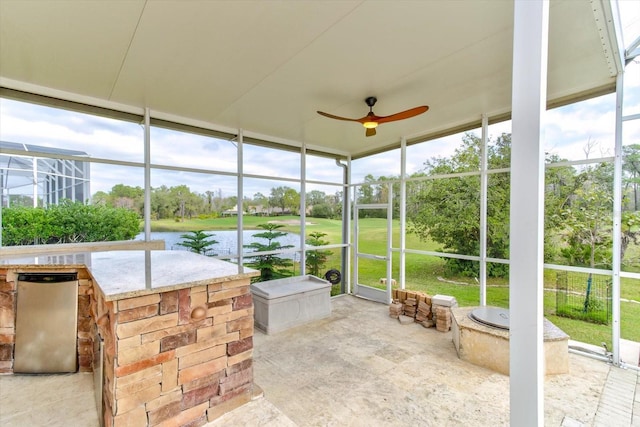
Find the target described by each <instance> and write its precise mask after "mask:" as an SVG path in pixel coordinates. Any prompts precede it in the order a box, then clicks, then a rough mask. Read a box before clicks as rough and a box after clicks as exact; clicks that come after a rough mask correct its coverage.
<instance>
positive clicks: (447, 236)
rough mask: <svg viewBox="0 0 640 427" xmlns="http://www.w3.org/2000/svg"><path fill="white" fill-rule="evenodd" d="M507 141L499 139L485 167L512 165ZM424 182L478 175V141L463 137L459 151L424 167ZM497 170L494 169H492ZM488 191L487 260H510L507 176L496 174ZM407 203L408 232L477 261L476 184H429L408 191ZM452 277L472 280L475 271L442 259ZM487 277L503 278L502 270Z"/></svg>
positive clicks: (474, 179) (473, 179)
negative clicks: (454, 274)
mask: <svg viewBox="0 0 640 427" xmlns="http://www.w3.org/2000/svg"><path fill="white" fill-rule="evenodd" d="M510 142H511V136H510V135H508V134H503V135H501V136H500V137H498V140H497V141H495V143H494V144H492V145H491V149H490V150H488V153H487V158H488V163H489V164H490V165H492V166H494V165H496V166H502V165H503V164H505V163H506V164H507V165H508V164H509V161H510V153H511V150H510ZM424 165H425V167H424V174H425V175H427V176H433V175H447V174H453V173H461V172H471V171H474V172H475V171H477V170H478V168H479V165H480V138H478V137H477V136H476V135H473V134H465V136H464V137H463V139H462V145H461V146H460V147H459V148H457V149H456V150H455V152H454V154H453V155H452V156H451V157H449V158H443V157H437V158H431V159H429V160H427V161H426V162H425V164H424ZM494 167H495V166H494ZM491 178H492V182H491V185H489V190H488V196H487V197H488V200H489V203H488V206H489V207H488V213H487V228H488V231H487V254H488V256H490V257H495V258H506V257H507V256H508V243H509V242H508V234H509V233H508V227H509V225H508V224H509V222H508V216H509V208H508V201H509V188H510V186H509V174H504V173H503V174H494V176H492V177H491ZM408 193H409V196H408V198H407V200H408V204H407V219H408V229H409V230H410V231H411V232H413V233H415V234H416V235H418V237H420V238H421V239H422V240H425V239H429V238H430V239H432V240H434V241H435V242H437V243H440V244H442V245H443V247H442V248H441V249H440V250H441V251H443V252H450V253H457V254H466V255H478V254H479V251H480V243H479V242H480V178H479V177H478V176H456V177H449V178H441V179H433V180H429V181H423V182H420V183H419V184H418V185H417V186H412V187H411V191H409V192H408ZM445 262H446V265H447V267H448V269H449V270H450V271H451V272H454V273H457V274H463V275H469V276H476V275H477V273H478V265H477V263H475V262H472V261H468V260H460V259H454V258H446V259H445ZM488 274H489V275H491V276H496V275H504V274H505V270H504V268H502V266H500V265H496V264H491V266H490V268H489V271H488Z"/></svg>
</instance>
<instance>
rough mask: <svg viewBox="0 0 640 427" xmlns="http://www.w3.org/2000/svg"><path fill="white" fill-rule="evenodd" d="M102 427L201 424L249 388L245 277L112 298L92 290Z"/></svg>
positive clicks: (246, 395) (247, 394)
mask: <svg viewBox="0 0 640 427" xmlns="http://www.w3.org/2000/svg"><path fill="white" fill-rule="evenodd" d="M92 302H93V307H92V310H93V311H94V315H95V316H96V318H97V319H98V322H97V324H98V328H99V329H100V333H101V335H102V337H103V339H104V341H105V370H104V372H105V383H104V393H103V395H104V402H103V403H104V409H105V411H104V412H105V415H104V419H105V425H106V426H109V427H115V426H126V425H135V426H161V427H173V426H201V425H204V424H206V423H207V422H208V421H211V420H213V419H215V418H218V417H219V416H220V415H222V414H224V413H225V412H228V411H230V410H232V409H235V408H236V407H238V406H240V405H242V404H244V403H246V402H248V401H249V400H250V399H251V395H252V389H253V362H252V360H253V359H252V352H253V310H254V309H253V300H252V297H251V294H250V292H249V279H248V278H247V279H239V280H232V281H225V282H221V283H211V284H209V285H204V286H197V287H191V288H186V289H179V290H173V291H168V292H162V293H157V294H151V295H145V296H139V297H134V298H128V299H121V300H118V301H105V299H104V298H103V296H102V294H101V293H100V292H99V291H98V292H96V295H95V296H94V298H93V301H92Z"/></svg>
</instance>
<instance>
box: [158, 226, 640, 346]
mask: <svg viewBox="0 0 640 427" xmlns="http://www.w3.org/2000/svg"><path fill="white" fill-rule="evenodd" d="M299 220H300V218H299V217H297V216H278V217H256V216H249V215H246V216H244V217H243V226H244V228H245V229H259V227H258V225H259V224H264V223H267V222H269V221H281V222H282V223H283V224H284V226H283V227H282V228H280V229H279V230H281V231H289V232H292V233H300V226H299V225H289V224H287V222H288V221H299ZM358 223H359V227H360V237H359V239H360V240H359V242H358V243H359V245H360V247H361V248H366V252H367V253H372V254H381V253H385V251H386V220H384V219H379V218H369V219H360V220H359V221H358ZM236 227H237V218H236V217H225V218H207V219H191V220H185V221H184V222H176V221H175V220H159V221H152V223H151V229H152V231H185V232H186V231H193V230H205V231H212V230H230V229H236ZM312 232H322V233H326V236H325V237H324V238H323V240H326V241H328V242H329V243H330V244H338V243H341V233H342V222H341V221H340V220H329V219H323V218H307V225H306V234H307V236H308V235H309V233H312ZM352 241H353V240H352ZM397 242H399V227H398V222H397V221H394V226H393V244H394V245H395V246H397ZM406 246H407V248H410V249H416V250H429V251H436V250H440V249H441V248H440V246H439V244H437V243H434V242H431V241H428V242H422V241H420V240H419V239H418V238H417V237H416V236H415V235H413V234H407V236H406ZM332 252H333V254H332V255H331V256H330V257H329V260H328V262H327V264H326V266H325V270H329V269H331V268H337V269H340V250H338V249H336V250H333V251H332ZM359 265H360V269H359V283H361V284H364V285H368V286H376V287H382V285H380V283H379V280H380V278H381V277H385V275H386V272H385V265H384V263H383V262H379V261H373V260H367V259H361V260H359ZM398 265H399V254H398V253H397V252H396V253H394V254H393V261H392V271H393V273H392V276H393V277H394V278H396V279H397V278H398ZM298 271H299V270H298ZM569 274H571V273H569ZM405 277H406V288H407V289H411V290H419V291H424V292H426V293H428V294H430V295H436V294H443V295H452V296H455V297H456V300H457V301H458V304H460V305H461V306H471V305H478V304H479V301H480V293H479V285H478V283H477V281H476V280H475V279H474V278H472V277H456V276H451V275H447V274H446V272H445V263H444V260H443V259H442V258H439V257H434V256H425V255H417V254H407V255H406V276H405ZM544 286H545V293H544V311H545V316H546V317H547V318H548V319H549V320H550V321H551V322H552V323H554V324H555V325H556V326H558V327H559V328H561V329H562V330H564V331H565V332H566V333H567V334H569V336H570V337H571V339H573V340H576V341H582V342H587V343H590V344H595V345H601V343H603V342H605V343H607V345H608V346H609V348H611V326H610V325H599V324H595V323H589V322H586V321H582V320H575V319H569V318H566V317H560V316H556V315H555V287H556V284H555V272H553V271H545V284H544ZM621 297H622V299H623V301H622V302H621V303H620V305H621V308H620V309H621V325H620V327H621V337H622V338H624V339H628V340H631V341H639V342H640V327H638V325H640V303H638V302H637V301H640V281H638V280H629V279H623V281H622V285H621ZM624 300H629V301H624ZM487 304H488V305H493V306H497V307H504V308H507V307H508V306H509V285H508V280H507V279H506V278H500V279H495V278H491V279H488V284H487Z"/></svg>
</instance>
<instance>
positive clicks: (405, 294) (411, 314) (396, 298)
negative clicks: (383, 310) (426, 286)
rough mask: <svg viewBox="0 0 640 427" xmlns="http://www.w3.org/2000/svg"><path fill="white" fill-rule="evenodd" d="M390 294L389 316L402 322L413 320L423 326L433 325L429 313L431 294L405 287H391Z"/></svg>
mask: <svg viewBox="0 0 640 427" xmlns="http://www.w3.org/2000/svg"><path fill="white" fill-rule="evenodd" d="M391 296H392V298H393V301H392V303H391V305H390V306H389V316H390V317H393V318H397V319H399V320H401V323H403V324H405V323H413V322H415V323H419V324H421V325H422V326H424V327H425V328H430V327H432V326H433V325H434V324H433V321H432V318H433V316H432V314H431V296H429V295H427V294H426V293H424V292H420V291H409V290H405V289H393V290H392V293H391ZM396 314H397V315H396ZM403 316H404V317H403ZM409 319H410V321H409Z"/></svg>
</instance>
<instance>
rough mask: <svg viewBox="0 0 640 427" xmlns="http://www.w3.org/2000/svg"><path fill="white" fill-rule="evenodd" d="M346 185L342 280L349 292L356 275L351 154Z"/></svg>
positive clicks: (343, 214) (343, 218)
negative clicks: (344, 257) (344, 263)
mask: <svg viewBox="0 0 640 427" xmlns="http://www.w3.org/2000/svg"><path fill="white" fill-rule="evenodd" d="M345 184H346V185H345V187H343V188H344V193H343V197H344V198H345V200H346V201H345V202H344V204H343V206H344V207H343V209H344V210H345V212H343V213H342V220H343V221H346V222H347V225H346V226H343V227H342V230H345V229H346V230H348V231H349V232H348V233H347V236H346V241H347V266H346V267H345V271H343V272H342V280H346V282H347V283H346V286H345V292H346V293H347V294H350V293H351V288H352V287H351V284H352V281H353V277H354V274H355V273H354V272H352V271H351V270H353V269H354V268H352V266H353V265H354V264H352V263H351V260H352V256H353V249H352V248H353V239H352V238H351V211H352V210H353V209H352V204H351V200H352V199H351V156H349V157H348V158H347V182H346V183H345Z"/></svg>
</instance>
